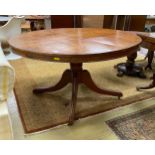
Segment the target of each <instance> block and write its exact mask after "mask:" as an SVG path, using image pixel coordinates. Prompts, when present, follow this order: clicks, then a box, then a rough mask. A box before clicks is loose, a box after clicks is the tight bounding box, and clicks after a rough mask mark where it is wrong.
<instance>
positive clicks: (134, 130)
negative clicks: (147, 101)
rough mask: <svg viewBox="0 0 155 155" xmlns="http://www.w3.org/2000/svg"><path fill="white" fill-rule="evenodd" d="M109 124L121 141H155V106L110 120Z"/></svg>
mask: <svg viewBox="0 0 155 155" xmlns="http://www.w3.org/2000/svg"><path fill="white" fill-rule="evenodd" d="M107 124H108V125H109V126H110V127H111V129H112V130H113V131H114V132H115V133H116V135H117V136H119V137H120V139H125V140H140V139H143V140H154V139H155V106H154V105H153V106H151V107H149V108H146V109H143V110H140V111H137V112H135V113H132V114H127V115H123V116H121V117H118V118H114V119H112V120H108V121H107Z"/></svg>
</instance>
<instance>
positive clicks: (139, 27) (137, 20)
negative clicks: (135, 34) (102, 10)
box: [103, 15, 147, 31]
mask: <svg viewBox="0 0 155 155" xmlns="http://www.w3.org/2000/svg"><path fill="white" fill-rule="evenodd" d="M146 17H147V16H146V15H117V16H116V15H115V16H114V15H105V16H104V21H103V28H114V29H117V30H127V31H144V29H145V22H146Z"/></svg>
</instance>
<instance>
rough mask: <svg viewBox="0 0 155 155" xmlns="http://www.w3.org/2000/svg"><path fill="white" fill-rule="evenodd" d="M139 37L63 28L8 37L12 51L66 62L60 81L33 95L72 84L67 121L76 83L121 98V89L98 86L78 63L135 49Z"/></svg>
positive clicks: (76, 88) (98, 59) (73, 111)
mask: <svg viewBox="0 0 155 155" xmlns="http://www.w3.org/2000/svg"><path fill="white" fill-rule="evenodd" d="M140 43H141V38H140V37H138V36H136V35H135V34H131V33H128V32H123V31H116V30H109V29H93V28H90V29H89V28H81V29H79V28H75V29H74V28H67V29H51V30H42V31H34V32H28V33H25V34H22V35H20V36H17V37H14V38H12V39H10V40H9V44H10V46H11V48H12V50H13V51H14V52H15V53H17V54H19V55H22V56H25V57H28V58H33V59H39V60H46V61H56V62H66V63H70V69H67V70H66V71H64V73H63V74H62V78H61V80H60V81H59V82H58V83H57V84H56V85H55V86H50V87H48V88H37V89H34V90H33V93H34V94H40V93H44V92H48V91H51V92H52V91H57V90H59V89H61V88H63V87H64V86H65V85H67V84H68V83H72V99H71V102H70V117H69V124H73V122H74V119H75V107H76V100H77V92H78V85H79V84H80V83H83V84H85V85H86V86H87V87H88V88H90V89H91V90H93V91H95V92H97V93H100V94H106V95H112V96H117V97H119V98H120V97H121V96H122V93H121V92H116V91H112V90H107V89H101V88H98V86H96V84H95V83H94V82H93V80H92V78H91V75H90V73H89V72H88V71H87V70H85V69H83V68H82V64H83V63H86V62H94V61H106V60H111V59H116V58H120V57H123V56H126V55H128V54H129V53H133V52H135V51H136V50H137V48H138V46H139V44H140Z"/></svg>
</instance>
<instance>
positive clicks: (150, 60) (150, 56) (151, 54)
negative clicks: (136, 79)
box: [145, 50, 154, 70]
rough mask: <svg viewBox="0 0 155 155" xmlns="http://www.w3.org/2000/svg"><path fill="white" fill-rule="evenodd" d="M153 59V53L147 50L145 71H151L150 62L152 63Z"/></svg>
mask: <svg viewBox="0 0 155 155" xmlns="http://www.w3.org/2000/svg"><path fill="white" fill-rule="evenodd" d="M153 57H154V51H152V50H149V51H148V64H147V66H146V67H145V69H148V68H149V69H151V70H152V61H153Z"/></svg>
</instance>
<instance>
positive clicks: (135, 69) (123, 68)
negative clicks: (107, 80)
mask: <svg viewBox="0 0 155 155" xmlns="http://www.w3.org/2000/svg"><path fill="white" fill-rule="evenodd" d="M136 57H137V52H134V53H132V54H131V55H129V56H128V57H127V61H126V63H120V64H118V65H116V66H115V68H117V71H118V73H117V76H123V75H128V76H134V77H140V78H146V76H145V74H144V72H143V68H142V67H141V66H140V65H138V64H136V63H135V59H136Z"/></svg>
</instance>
